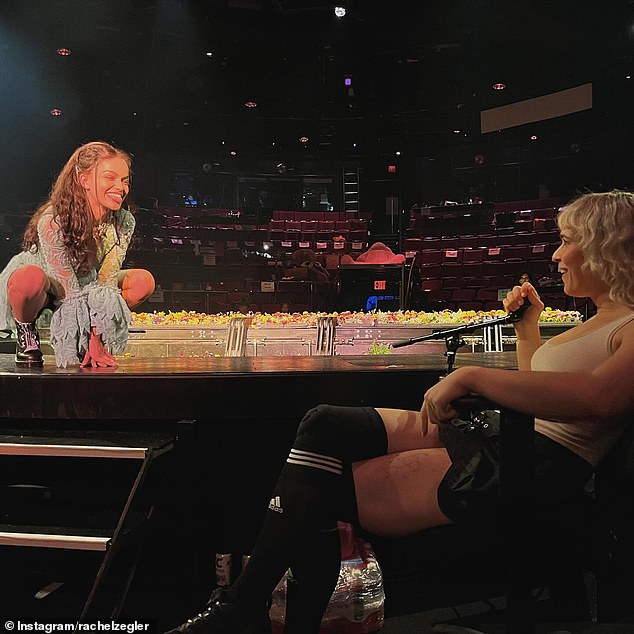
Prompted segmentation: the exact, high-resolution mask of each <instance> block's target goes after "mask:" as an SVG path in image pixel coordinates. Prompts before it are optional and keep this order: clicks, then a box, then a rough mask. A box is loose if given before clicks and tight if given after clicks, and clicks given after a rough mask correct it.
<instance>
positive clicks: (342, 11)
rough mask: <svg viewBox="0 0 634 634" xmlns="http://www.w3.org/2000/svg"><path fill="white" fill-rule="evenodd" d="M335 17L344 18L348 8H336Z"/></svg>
mask: <svg viewBox="0 0 634 634" xmlns="http://www.w3.org/2000/svg"><path fill="white" fill-rule="evenodd" d="M335 15H336V16H337V17H338V18H343V17H344V16H345V15H346V8H345V7H335Z"/></svg>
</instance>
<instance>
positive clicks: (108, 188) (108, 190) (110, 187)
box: [79, 156, 130, 220]
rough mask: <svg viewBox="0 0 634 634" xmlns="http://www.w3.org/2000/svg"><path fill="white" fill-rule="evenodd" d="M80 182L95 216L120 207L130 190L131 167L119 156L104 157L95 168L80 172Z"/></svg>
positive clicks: (99, 216)
mask: <svg viewBox="0 0 634 634" xmlns="http://www.w3.org/2000/svg"><path fill="white" fill-rule="evenodd" d="M79 182H80V183H81V185H82V187H83V188H84V189H85V190H86V197H87V198H88V203H89V204H90V208H91V210H92V213H93V214H94V216H95V218H96V219H97V220H99V219H100V218H101V217H102V216H103V215H104V214H105V213H106V212H108V211H116V210H117V209H119V208H120V207H121V205H122V203H123V201H124V199H125V197H126V196H127V195H128V192H129V191H130V169H129V167H128V164H127V162H126V161H125V160H124V159H123V158H121V157H119V156H115V157H112V158H104V159H102V160H100V161H98V162H97V163H96V164H95V166H94V168H93V169H91V170H90V171H88V172H82V173H80V174H79Z"/></svg>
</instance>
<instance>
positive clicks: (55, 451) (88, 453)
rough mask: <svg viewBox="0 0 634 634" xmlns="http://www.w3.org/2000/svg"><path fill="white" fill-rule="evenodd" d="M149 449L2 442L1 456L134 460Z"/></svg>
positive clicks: (0, 445) (0, 444)
mask: <svg viewBox="0 0 634 634" xmlns="http://www.w3.org/2000/svg"><path fill="white" fill-rule="evenodd" d="M146 452H147V447H110V446H90V445H55V444H46V443H37V444H35V443H33V444H32V443H14V442H0V455H5V456H57V457H71V458H134V459H143V458H145V454H146Z"/></svg>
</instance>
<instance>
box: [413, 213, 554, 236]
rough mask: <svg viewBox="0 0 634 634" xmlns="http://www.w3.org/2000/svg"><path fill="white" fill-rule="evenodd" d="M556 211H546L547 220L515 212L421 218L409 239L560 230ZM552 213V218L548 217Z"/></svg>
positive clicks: (530, 214)
mask: <svg viewBox="0 0 634 634" xmlns="http://www.w3.org/2000/svg"><path fill="white" fill-rule="evenodd" d="M555 211H556V210H554V209H553V210H543V212H544V215H543V216H533V215H532V214H533V212H531V211H529V212H524V211H512V212H497V213H489V214H484V215H481V214H478V215H475V214H468V215H464V216H427V217H426V216H418V217H414V218H410V219H409V223H408V227H407V230H406V235H407V236H408V237H423V236H458V235H462V234H465V233H475V234H479V233H489V232H491V233H504V232H510V231H550V230H555V229H556V228H557V221H556V219H555ZM546 213H548V214H549V215H546Z"/></svg>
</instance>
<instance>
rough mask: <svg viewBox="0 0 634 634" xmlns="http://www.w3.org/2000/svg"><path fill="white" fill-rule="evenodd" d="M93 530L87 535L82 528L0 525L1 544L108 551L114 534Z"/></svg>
mask: <svg viewBox="0 0 634 634" xmlns="http://www.w3.org/2000/svg"><path fill="white" fill-rule="evenodd" d="M72 531H76V532H72ZM93 532H94V534H92V535H85V534H81V530H80V529H69V528H63V529H60V528H52V527H48V526H47V527H43V526H7V525H0V546H22V547H35V548H65V549H68V550H92V551H101V552H104V551H106V550H107V549H108V546H109V544H110V540H111V539H112V536H111V535H110V534H107V535H106V534H103V533H101V534H100V533H99V532H98V531H93Z"/></svg>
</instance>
